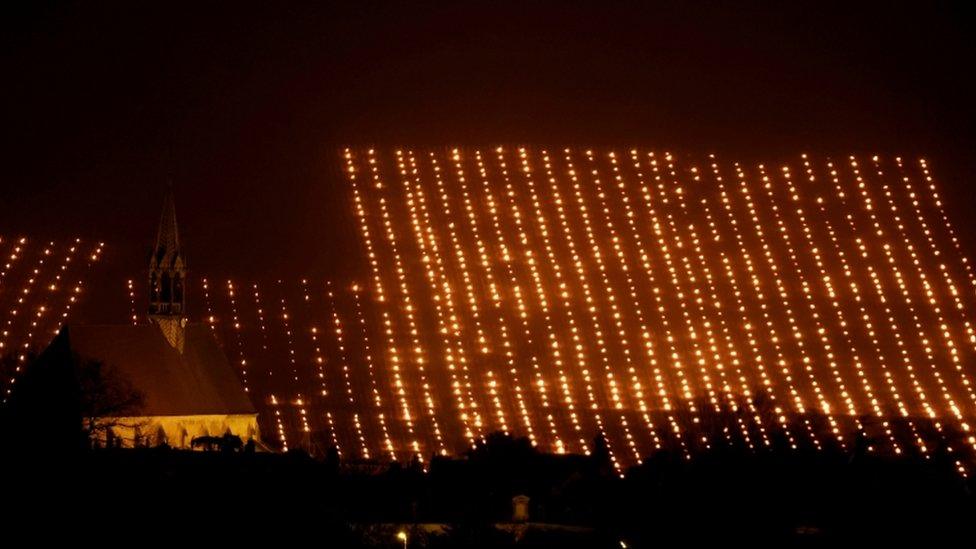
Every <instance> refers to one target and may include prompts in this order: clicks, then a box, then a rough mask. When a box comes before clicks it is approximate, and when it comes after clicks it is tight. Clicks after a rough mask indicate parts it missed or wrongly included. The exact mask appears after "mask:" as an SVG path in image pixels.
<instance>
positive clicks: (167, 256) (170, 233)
mask: <svg viewBox="0 0 976 549" xmlns="http://www.w3.org/2000/svg"><path fill="white" fill-rule="evenodd" d="M179 256H180V233H179V229H177V226H176V203H175V201H174V200H173V185H172V184H170V185H168V186H167V189H166V197H165V198H164V199H163V213H162V215H161V216H160V218H159V230H158V231H157V232H156V246H155V248H153V258H154V259H155V260H156V261H157V262H158V263H161V264H164V265H165V264H168V263H170V262H172V261H174V260H175V259H176V258H177V257H179Z"/></svg>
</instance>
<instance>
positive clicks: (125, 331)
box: [54, 324, 256, 416]
mask: <svg viewBox="0 0 976 549" xmlns="http://www.w3.org/2000/svg"><path fill="white" fill-rule="evenodd" d="M58 340H60V341H58ZM54 344H61V345H67V346H68V350H69V351H70V352H72V353H76V354H77V355H78V356H79V357H80V358H82V359H83V360H85V359H87V360H97V361H100V362H102V363H104V364H106V365H107V366H111V367H112V368H114V369H116V371H118V372H119V373H120V374H121V375H123V376H125V377H126V378H128V380H129V381H130V382H131V383H132V384H133V385H134V386H135V388H136V389H138V390H140V391H142V392H143V393H144V394H145V397H146V400H145V406H144V408H143V412H142V413H143V415H147V416H161V415H205V414H254V413H256V411H255V409H254V406H253V404H251V401H250V399H249V398H248V396H247V393H246V392H244V388H243V386H242V385H241V382H240V380H239V379H238V377H237V374H236V373H235V372H234V370H233V368H232V367H231V365H230V363H229V362H228V361H227V357H226V356H225V355H224V352H223V351H222V350H221V349H220V347H218V346H217V342H216V340H215V339H214V337H213V334H212V333H211V331H210V329H209V328H208V327H207V326H206V325H204V324H188V325H187V326H186V342H185V345H184V352H183V354H182V355H181V354H180V353H179V352H178V351H177V350H176V349H174V348H173V347H171V346H170V345H169V343H168V342H167V341H166V338H165V337H163V334H162V333H161V332H160V331H159V329H158V328H157V327H156V326H154V325H140V326H131V325H90V326H84V325H69V326H65V327H64V328H63V329H62V330H61V333H60V334H59V335H58V337H57V338H56V340H55V343H54Z"/></svg>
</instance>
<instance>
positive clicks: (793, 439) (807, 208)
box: [130, 148, 976, 472]
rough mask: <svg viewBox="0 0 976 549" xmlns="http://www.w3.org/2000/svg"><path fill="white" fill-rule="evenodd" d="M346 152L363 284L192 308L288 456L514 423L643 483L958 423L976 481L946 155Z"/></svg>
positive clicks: (967, 278) (413, 451) (461, 438)
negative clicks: (759, 160) (777, 159)
mask: <svg viewBox="0 0 976 549" xmlns="http://www.w3.org/2000/svg"><path fill="white" fill-rule="evenodd" d="M344 161H345V171H346V184H347V186H348V190H349V197H350V203H351V204H352V207H353V212H354V214H355V215H354V218H355V219H356V222H357V223H358V225H359V227H358V232H359V241H360V244H361V246H362V252H363V257H364V258H365V261H364V267H363V272H362V275H361V279H360V280H359V281H354V282H348V283H342V284H331V283H323V282H316V281H308V280H305V281H301V282H299V281H295V280H292V281H277V282H274V283H261V284H257V285H256V284H253V283H247V284H243V283H237V282H233V281H226V280H225V281H220V282H216V281H209V282H208V281H204V282H203V283H202V284H200V285H195V288H199V290H197V289H194V294H192V295H195V296H197V297H193V298H192V299H193V300H194V302H195V303H197V305H194V306H193V309H194V310H198V311H199V309H203V308H205V309H206V313H207V317H208V319H209V321H210V322H211V324H212V325H213V327H214V331H215V333H216V334H217V336H218V339H219V340H220V341H221V342H222V345H223V346H224V349H225V350H226V352H227V354H228V356H229V357H230V359H231V361H232V362H233V363H235V364H236V365H237V366H238V367H239V368H240V370H241V375H242V379H244V381H245V384H246V385H247V386H248V390H249V391H250V393H251V394H252V397H253V398H254V400H255V402H256V403H257V404H258V405H259V406H260V407H261V411H262V417H263V424H262V425H263V428H264V429H265V438H266V440H268V442H269V443H271V444H272V445H277V446H280V447H283V448H290V447H296V446H318V447H319V448H321V447H322V446H326V445H337V446H338V447H339V449H340V451H341V452H342V454H343V455H344V456H352V457H363V458H371V459H390V458H395V459H399V460H406V459H410V458H411V457H412V456H413V455H418V456H420V458H421V459H423V460H425V461H426V460H427V459H428V458H429V456H430V455H431V454H434V453H443V454H455V453H458V452H460V451H463V450H464V449H465V448H466V447H469V446H470V445H471V444H473V443H474V442H476V441H477V440H478V439H480V438H482V437H483V436H484V435H486V434H487V433H490V432H493V431H505V432H508V433H512V434H515V435H519V436H527V437H529V438H530V439H531V440H532V441H533V443H534V444H536V445H537V446H538V447H539V448H540V449H543V450H546V451H553V452H590V451H592V450H594V443H595V441H596V440H598V439H602V440H603V442H605V444H606V446H607V447H608V448H609V451H610V454H611V457H612V460H613V462H614V464H615V465H616V466H617V467H618V468H620V470H623V469H624V468H625V467H626V466H628V465H631V464H634V463H637V462H640V461H642V460H643V459H644V458H645V457H647V456H648V455H649V454H651V453H652V452H654V451H655V450H657V449H667V450H669V451H671V452H673V453H675V454H676V455H683V456H687V457H691V456H693V455H694V454H696V453H698V452H702V451H707V450H708V449H709V448H714V447H716V446H722V445H732V446H742V447H748V448H752V449H754V450H755V451H762V450H763V449H767V448H778V447H786V448H789V447H793V448H801V449H803V448H807V449H819V448H826V447H842V448H845V449H851V448H852V447H853V446H854V445H856V444H857V441H858V440H867V441H870V442H869V446H870V451H874V452H879V453H890V454H902V453H909V454H919V455H928V454H929V453H931V452H932V451H933V449H934V448H936V447H944V446H945V445H946V444H947V442H949V441H959V440H960V438H959V436H958V433H960V432H962V433H966V434H965V435H963V436H962V438H961V441H962V442H963V444H964V445H965V444H968V445H969V447H968V448H965V447H964V448H958V447H956V448H954V449H953V450H951V451H952V452H954V453H955V454H956V455H957V465H958V466H959V467H960V470H962V471H963V472H965V469H964V467H965V463H966V462H968V461H970V457H971V455H972V450H973V448H972V447H973V446H976V439H973V438H972V437H971V436H970V435H969V434H968V432H969V431H970V425H969V421H970V418H971V417H972V415H973V411H974V410H976V392H974V389H973V385H972V376H973V375H974V373H976V372H974V371H973V368H972V363H973V362H972V361H973V357H974V354H976V333H974V331H973V321H972V318H973V307H974V306H976V303H974V299H973V297H974V291H976V278H974V274H973V271H972V269H971V267H970V265H969V263H968V262H967V260H966V259H965V258H964V255H963V252H962V250H961V249H960V242H959V241H958V240H957V239H956V236H955V234H954V233H953V229H952V226H951V224H950V223H949V220H948V219H947V218H946V216H945V213H944V211H943V208H942V204H941V202H940V200H941V199H940V197H939V195H938V191H937V188H936V186H935V184H934V182H933V180H932V177H931V175H930V172H929V167H928V166H927V165H926V163H925V161H924V160H916V159H913V160H910V161H909V160H908V159H900V158H870V157H868V158H853V157H851V158H842V159H834V160H829V159H814V158H808V157H807V156H805V155H804V156H800V157H797V158H796V159H794V160H793V161H791V162H787V163H786V164H776V165H765V166H763V165H740V164H737V163H735V162H734V161H729V160H723V159H714V158H712V157H702V158H697V159H678V158H676V157H673V156H671V155H669V154H667V153H663V152H652V151H646V150H617V151H611V150H599V151H597V150H593V151H589V150H543V149H518V148H516V149H482V150H474V149H465V150H456V151H452V150H440V151H433V152H432V151H429V150H425V151H410V150H401V151H386V152H384V153H382V154H380V153H377V152H372V151H366V150H363V151H346V153H345V155H344ZM130 292H132V290H131V288H130ZM201 294H202V295H203V298H204V299H203V300H202V301H203V303H201V300H200V299H199V296H200V295H201ZM131 295H133V298H134V299H135V297H134V296H135V294H134V293H132V294H131ZM201 305H203V306H202V307H201ZM139 309H140V307H139V306H138V304H137V303H135V302H134V306H133V311H137V310H139ZM199 312H201V313H202V312H203V311H199Z"/></svg>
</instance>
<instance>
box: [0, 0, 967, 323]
mask: <svg viewBox="0 0 976 549" xmlns="http://www.w3.org/2000/svg"><path fill="white" fill-rule="evenodd" d="M25 4H26V3H25ZM31 4H32V6H31V7H30V8H29V10H30V11H17V10H18V9H17V8H11V7H9V6H5V7H3V8H2V10H3V12H2V13H0V69H2V71H3V79H2V85H0V128H2V129H0V136H2V137H0V139H2V143H0V145H2V146H0V160H2V172H0V173H2V183H0V234H2V235H5V236H12V235H20V234H24V235H28V236H33V237H44V238H59V239H60V238H66V237H73V236H81V237H83V238H86V239H100V240H104V241H105V242H106V243H107V245H108V247H107V250H106V254H105V264H103V265H101V266H100V269H99V273H100V274H99V276H98V278H99V282H97V283H95V284H93V286H92V290H91V292H90V295H89V296H88V300H89V305H88V307H87V308H86V311H85V312H84V313H83V315H84V316H86V319H88V320H91V319H95V320H114V321H117V322H118V321H123V319H124V318H125V313H126V310H127V305H126V301H125V292H124V291H123V285H124V279H126V278H133V277H141V276H144V272H145V263H146V258H147V254H148V248H149V246H150V243H151V240H152V237H153V236H154V234H155V226H156V223H157V220H158V214H159V208H160V205H161V202H162V195H163V192H164V188H165V185H166V181H167V180H172V181H173V185H174V188H175V192H176V199H177V212H178V216H179V218H180V223H181V229H182V231H183V238H184V242H185V244H186V253H187V255H188V257H189V261H190V266H191V271H192V273H194V274H198V275H200V274H208V275H210V276H213V277H215V278H220V277H226V276H229V275H233V276H235V277H240V278H274V277H279V276H280V277H290V278H295V277H299V276H311V277H315V276H329V277H337V278H342V277H347V276H349V275H350V273H352V272H355V271H357V270H358V268H357V267H356V265H355V255H356V254H355V250H357V249H358V246H357V241H356V234H355V232H354V224H353V223H352V220H351V215H350V212H349V210H350V206H349V202H348V201H349V196H348V194H347V193H346V191H345V190H344V188H343V186H344V180H343V179H342V177H341V174H340V171H339V170H340V162H339V154H338V151H339V149H340V148H341V147H342V146H344V145H376V146H394V145H465V144H467V145H476V144H507V143H512V144H517V143H548V144H556V145H562V144H595V145H597V144H612V145H621V146H627V145H630V144H640V145H643V146H649V147H660V148H662V149H668V150H671V151H674V152H678V153H679V154H680V153H681V152H682V151H687V152H693V153H707V152H715V153H718V154H725V155H734V156H736V157H737V158H741V159H756V160H776V159H783V158H787V157H796V156H797V155H799V153H801V152H804V151H807V152H815V153H818V154H836V155H838V156H840V155H844V154H846V153H847V152H858V153H873V152H879V153H894V154H904V155H908V156H917V155H925V156H926V157H927V158H929V159H931V160H932V162H933V164H934V167H935V170H936V174H937V175H938V176H939V177H940V182H941V184H942V186H943V188H944V190H945V192H946V194H947V195H948V196H949V197H950V198H952V199H953V200H951V204H950V213H951V214H952V215H953V216H954V219H956V220H957V224H958V225H960V226H961V228H962V230H963V236H964V237H965V238H966V239H967V240H968V242H967V246H968V249H971V250H972V249H974V246H973V245H972V244H973V233H974V232H976V231H973V230H972V229H970V228H969V227H966V223H965V221H966V219H967V218H966V217H964V216H965V215H967V212H968V211H970V210H971V209H972V208H973V207H974V206H976V194H974V192H973V190H972V186H971V185H970V184H969V182H970V181H971V180H972V178H973V176H974V175H976V159H974V158H973V151H974V150H976V104H974V98H976V80H974V76H973V67H976V45H974V41H973V36H976V32H974V28H973V27H974V21H976V19H974V16H973V13H971V12H969V11H964V10H963V9H962V8H956V7H947V6H941V7H934V8H933V7H932V6H929V5H927V4H926V5H923V4H921V3H920V4H919V5H918V6H916V7H913V8H893V7H889V6H888V5H886V4H877V5H873V6H861V7H858V8H855V9H854V10H853V11H852V10H851V9H850V8H848V7H835V8H828V9H825V8H824V7H823V6H821V5H820V4H819V3H818V4H811V5H810V6H807V7H805V8H804V7H799V6H797V7H790V8H788V9H784V8H782V7H779V8H776V9H775V10H773V9H764V8H762V7H759V6H752V7H742V6H738V7H736V8H717V7H710V8H701V9H685V8H682V9H680V10H679V9H677V8H675V6H676V5H677V3H675V4H674V5H664V6H660V5H658V6H655V5H652V4H651V3H645V4H644V5H641V6H633V7H616V8H607V7H606V6H605V5H603V4H605V3H603V2H594V3H593V5H592V6H591V7H579V4H581V3H573V6H572V7H570V6H567V5H564V4H566V3H562V2H551V3H547V2H532V3H531V6H528V5H523V4H529V3H524V2H519V3H504V2H490V3H488V2H486V3H483V4H481V3H464V4H462V5H457V6H453V7H450V8H444V7H437V6H433V5H421V4H417V3H413V2H411V3H403V7H389V6H383V7H380V6H378V5H377V6H373V5H363V4H362V3H358V2H356V3H350V5H348V6H345V7H339V6H331V7H330V6H323V5H319V6H314V7H310V6H294V7H291V8H282V7H275V8H271V7H268V6H264V7H258V6H256V5H255V6H250V5H247V3H241V2H237V3H224V4H222V5H218V4H219V3H207V5H205V6H200V5H198V4H197V3H186V4H180V3H175V4H174V3H172V2H166V3H162V2H160V3H156V4H155V5H154V6H143V5H129V4H130V3H123V2H118V3H115V2H101V3H91V2H77V3H66V4H56V5H55V4H50V3H46V4H45V3H40V2H37V3H31ZM276 4H277V3H276ZM815 8H816V9H815ZM19 9H20V10H22V9H23V8H19ZM349 258H353V259H352V260H350V259H349Z"/></svg>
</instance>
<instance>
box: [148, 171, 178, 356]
mask: <svg viewBox="0 0 976 549" xmlns="http://www.w3.org/2000/svg"><path fill="white" fill-rule="evenodd" d="M185 288H186V263H185V262H184V260H183V253H182V251H181V249H180V235H179V230H178V228H177V226H176V205H175V203H174V200H173V188H172V186H170V187H169V188H168V189H167V190H166V197H165V199H164V200H163V213H162V216H161V217H160V219H159V229H158V230H157V232H156V245H155V247H154V248H153V251H152V257H151V258H150V259H149V319H150V321H152V322H153V323H154V324H156V325H157V326H159V329H160V330H162V332H163V335H164V336H166V339H167V340H168V341H169V342H170V344H171V345H172V346H173V347H175V348H176V349H178V350H179V351H181V352H182V350H183V328H184V326H185V325H186V318H184V314H185V312H186V291H185Z"/></svg>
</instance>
